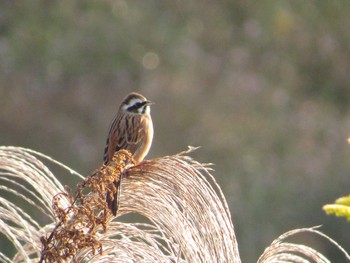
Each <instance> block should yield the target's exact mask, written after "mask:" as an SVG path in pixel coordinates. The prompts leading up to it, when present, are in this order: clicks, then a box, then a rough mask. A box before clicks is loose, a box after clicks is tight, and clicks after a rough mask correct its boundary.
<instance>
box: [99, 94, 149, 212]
mask: <svg viewBox="0 0 350 263" xmlns="http://www.w3.org/2000/svg"><path fill="white" fill-rule="evenodd" d="M152 104H154V103H153V102H152V101H149V100H147V99H146V97H144V96H143V95H141V94H139V93H137V92H131V93H129V94H128V95H127V96H126V97H125V98H124V99H123V101H122V102H121V104H120V106H119V109H118V112H117V115H116V116H115V118H114V119H113V121H112V123H111V126H110V129H109V133H108V136H107V140H106V147H105V150H104V156H103V163H104V164H105V165H107V164H108V162H109V161H110V160H112V157H113V155H114V153H115V152H117V151H119V150H122V149H124V150H128V151H129V152H130V153H131V154H132V159H133V163H134V164H135V165H137V164H139V163H141V162H142V161H143V159H144V158H145V156H146V155H147V154H148V152H149V150H150V148H151V145H152V140H153V122H152V118H151V107H150V106H151V105H152ZM114 185H115V187H116V189H117V191H116V193H115V195H114V199H113V200H111V197H110V195H109V193H107V197H106V202H107V204H108V208H109V209H110V210H111V212H112V213H113V215H114V216H116V215H117V210H118V207H119V198H118V193H119V192H120V180H118V181H115V182H114Z"/></svg>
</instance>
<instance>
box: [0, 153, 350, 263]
mask: <svg viewBox="0 0 350 263" xmlns="http://www.w3.org/2000/svg"><path fill="white" fill-rule="evenodd" d="M190 150H192V149H190ZM190 150H189V151H190ZM189 151H187V152H183V153H180V154H178V155H174V156H167V157H162V158H158V159H154V160H148V161H143V162H142V163H141V164H139V165H137V166H130V165H128V166H125V164H126V163H129V161H130V158H131V157H130V154H129V153H127V152H125V151H121V152H118V153H117V154H116V155H115V156H114V158H113V161H112V162H111V163H110V164H108V165H107V166H102V167H101V168H100V169H99V170H97V171H96V172H95V173H94V174H92V175H91V176H90V177H88V178H86V179H84V180H83V181H82V183H81V184H79V185H78V187H77V190H76V194H75V195H72V194H71V193H70V191H68V190H67V189H65V188H64V187H63V186H62V185H61V184H60V183H59V182H58V181H57V180H56V178H55V177H54V176H53V174H52V173H51V172H50V170H49V169H48V168H47V167H46V166H44V164H43V163H42V162H41V161H40V160H39V159H38V158H37V157H40V158H44V159H46V161H50V162H52V163H55V164H57V165H59V166H60V167H62V168H64V171H65V172H69V173H70V176H77V177H79V178H83V177H82V176H81V175H79V174H78V173H76V172H74V171H73V170H71V169H69V168H68V167H66V166H64V165H63V164H60V163H59V162H57V161H55V160H53V159H51V158H49V157H47V156H45V155H43V154H41V153H38V152H35V151H33V150H30V149H23V148H18V147H0V174H1V176H0V190H1V192H0V204H1V206H0V232H1V233H3V234H4V235H5V236H6V237H7V238H8V239H9V240H10V241H11V243H12V244H13V246H14V247H15V249H16V251H17V253H16V254H15V256H13V257H12V258H11V257H9V256H8V255H5V254H4V253H2V252H1V251H0V261H1V262H38V261H42V262H65V261H75V262H107V261H108V262H234V263H235V262H240V258H239V253H238V246H237V242H236V237H235V233H234V228H233V224H232V220H231V216H230V213H229V210H228V206H227V203H226V200H225V198H224V196H223V195H222V193H221V190H220V187H219V186H218V185H217V184H216V182H215V180H214V178H213V177H212V176H211V174H210V173H209V171H210V170H209V168H208V165H203V164H200V163H198V162H196V161H194V160H193V159H191V158H190V157H188V156H187V154H188V152H189ZM120 178H122V181H121V182H122V185H121V190H122V192H121V195H120V198H121V199H120V204H121V207H120V209H119V210H118V214H117V217H112V216H111V214H110V213H108V209H107V204H106V200H105V198H106V196H105V192H106V191H107V190H108V192H111V193H112V195H113V193H114V192H115V190H116V189H115V188H114V184H113V183H112V182H113V181H114V180H119V179H120ZM1 193H5V194H4V196H5V195H7V196H8V195H13V196H15V197H17V198H19V199H20V202H17V203H22V206H20V205H18V204H17V203H16V202H15V201H12V199H11V198H3V197H2V194H1ZM17 201H18V200H17ZM23 204H24V205H23ZM26 207H31V208H32V209H31V210H30V214H29V212H28V211H29V210H27V209H24V208H26ZM34 210H36V212H35V214H39V215H40V214H41V215H44V216H46V217H47V219H49V220H50V222H51V223H50V224H48V225H44V224H42V223H41V224H40V223H39V222H37V221H36V220H35V219H34V217H32V215H33V214H34V212H33V211H34ZM128 213H137V214H140V215H143V216H144V217H146V218H147V219H149V220H150V222H151V223H123V222H120V220H119V217H120V216H123V215H125V214H128ZM299 232H312V233H316V234H318V235H321V236H324V237H326V236H325V235H324V234H322V233H321V232H319V231H317V230H315V229H313V228H309V229H299V230H294V231H290V232H287V233H286V234H284V235H282V236H280V237H279V238H278V239H276V240H275V241H274V242H273V243H272V244H271V246H269V247H268V248H267V249H266V250H265V252H264V253H263V255H262V256H261V257H260V258H259V261H258V262H311V261H309V260H313V261H312V262H329V261H328V260H327V259H326V258H325V257H324V256H323V255H321V254H320V253H318V252H317V251H315V250H314V249H312V248H310V247H307V246H304V245H299V244H291V243H286V242H283V241H284V239H285V238H287V237H289V236H291V235H294V234H297V233H299ZM326 238H327V239H328V240H329V241H330V242H332V243H333V244H336V242H335V241H333V240H331V239H330V238H328V237H326ZM336 246H337V247H338V248H339V250H341V251H342V252H343V253H344V254H345V257H346V258H347V259H348V260H349V259H350V257H349V256H348V254H347V253H346V252H345V251H344V250H343V249H342V248H341V247H340V246H339V245H338V244H336Z"/></svg>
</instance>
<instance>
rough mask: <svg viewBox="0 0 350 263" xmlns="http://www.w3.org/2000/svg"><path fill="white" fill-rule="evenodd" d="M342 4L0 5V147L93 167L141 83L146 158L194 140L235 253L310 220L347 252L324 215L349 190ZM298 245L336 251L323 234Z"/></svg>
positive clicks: (348, 55)
mask: <svg viewBox="0 0 350 263" xmlns="http://www.w3.org/2000/svg"><path fill="white" fill-rule="evenodd" d="M349 10H350V2H349V1H251V0H246V1H240V0H230V1H229V0H228V1H205V0H204V1H198V0H177V1H176V0H172V1H167V0H165V1H155V0H154V1H141V0H135V1H124V0H115V1H112V0H110V1H107V0H104V1H68V0H64V1H44V0H42V1H9V0H8V1H1V3H0V71H1V73H0V144H1V145H14V146H22V147H28V148H31V149H33V150H37V151H39V152H42V153H45V154H47V155H49V156H51V157H53V158H55V159H56V160H58V161H60V162H63V163H64V164H66V165H68V166H69V167H71V168H73V169H75V170H77V171H78V172H80V173H81V174H86V175H88V174H90V173H91V172H92V171H93V170H95V169H96V168H98V167H99V166H100V165H101V163H102V157H103V150H104V146H105V139H106V135H107V132H108V128H109V124H110V122H111V120H112V119H113V117H114V115H115V113H116V111H117V108H118V106H119V103H120V101H121V100H122V99H123V97H124V96H125V95H126V94H127V93H129V92H131V91H138V92H140V93H142V94H143V95H145V96H146V97H147V98H149V99H150V100H152V101H154V102H156V104H155V105H154V106H153V108H152V117H153V122H154V127H155V137H154V142H153V146H152V149H151V152H150V154H149V155H148V158H154V157H160V156H164V155H170V154H175V153H178V152H180V151H182V150H185V149H187V146H188V145H192V146H202V147H201V148H200V149H199V150H197V151H196V152H195V153H194V154H193V156H194V158H195V159H197V160H198V161H201V162H212V163H214V164H215V166H214V169H215V172H214V176H215V178H216V179H217V181H218V183H219V184H220V186H221V187H222V190H223V192H224V194H225V196H226V198H227V202H228V204H229V207H230V210H231V213H232V218H233V224H234V226H235V232H236V235H237V238H238V244H239V249H240V254H241V257H242V260H243V262H254V261H256V260H257V259H258V257H259V255H261V253H262V252H263V251H264V249H265V248H266V247H267V246H268V245H269V244H270V243H271V242H272V241H273V239H275V238H276V237H278V236H279V235H280V234H282V233H284V232H286V231H288V230H291V229H294V228H300V227H310V226H315V225H322V228H321V231H323V232H324V233H326V234H328V235H329V236H331V237H332V238H334V239H335V240H337V241H338V242H339V243H340V244H341V245H342V246H343V247H344V248H345V249H346V250H347V251H350V245H349V244H350V235H349V231H350V224H349V223H347V222H346V221H345V220H344V219H342V218H336V217H333V216H326V215H325V213H324V212H323V211H322V206H323V205H324V204H326V203H331V202H333V201H334V200H335V199H336V198H337V197H340V196H343V195H347V194H350V187H349V186H350V176H349V171H350V145H348V144H347V137H348V136H349V135H350V111H349V110H350V106H349V101H350V16H349ZM58 176H59V175H58ZM62 180H63V181H64V183H65V184H68V185H70V186H71V187H74V184H75V183H76V182H72V181H71V180H69V178H62ZM1 238H2V239H1ZM299 241H301V242H305V243H306V244H308V245H311V246H312V247H314V248H316V249H318V250H320V251H321V252H322V253H324V254H325V255H326V256H327V257H329V258H330V259H331V260H332V261H334V262H342V261H343V260H344V257H342V256H341V254H340V253H339V252H337V251H336V250H335V249H334V247H332V246H331V245H329V244H328V243H327V242H325V241H324V240H323V239H322V238H320V237H316V236H312V235H310V234H308V235H305V236H301V237H300V239H299ZM3 242H4V241H3V237H0V247H4V246H5V245H3V244H6V243H3Z"/></svg>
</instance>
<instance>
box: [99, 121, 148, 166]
mask: <svg viewBox="0 0 350 263" xmlns="http://www.w3.org/2000/svg"><path fill="white" fill-rule="evenodd" d="M142 121H143V118H142V116H139V115H132V116H130V117H128V118H125V115H123V116H117V117H116V119H115V120H114V121H113V123H112V125H111V128H110V131H109V136H108V138H107V142H106V149H105V156H104V163H105V164H106V163H108V161H109V160H111V158H112V157H113V155H114V153H115V152H116V151H119V150H121V149H126V150H128V151H130V152H131V154H132V155H133V154H134V153H135V152H136V151H137V149H138V148H139V147H140V145H141V143H142V140H143V138H144V136H145V130H144V128H143V126H144V125H142Z"/></svg>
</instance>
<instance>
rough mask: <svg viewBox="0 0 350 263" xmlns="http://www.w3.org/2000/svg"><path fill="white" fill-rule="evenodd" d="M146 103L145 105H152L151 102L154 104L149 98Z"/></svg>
mask: <svg viewBox="0 0 350 263" xmlns="http://www.w3.org/2000/svg"><path fill="white" fill-rule="evenodd" d="M146 104H147V105H153V104H155V103H154V102H153V101H150V100H148V101H146Z"/></svg>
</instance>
